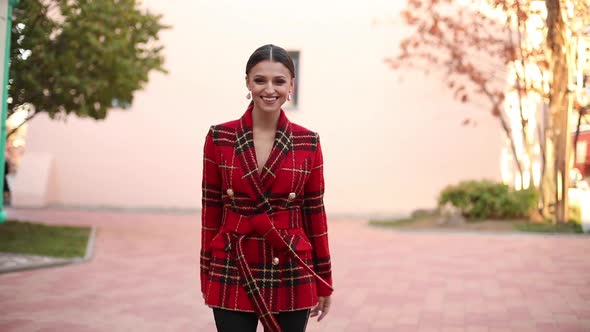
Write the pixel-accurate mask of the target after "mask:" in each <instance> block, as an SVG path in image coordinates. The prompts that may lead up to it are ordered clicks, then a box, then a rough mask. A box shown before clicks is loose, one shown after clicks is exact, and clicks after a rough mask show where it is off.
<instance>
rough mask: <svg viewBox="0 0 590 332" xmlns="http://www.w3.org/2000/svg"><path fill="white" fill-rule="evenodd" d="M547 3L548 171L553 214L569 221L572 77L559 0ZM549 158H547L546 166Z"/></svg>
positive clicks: (565, 29) (550, 0)
mask: <svg viewBox="0 0 590 332" xmlns="http://www.w3.org/2000/svg"><path fill="white" fill-rule="evenodd" d="M546 5H547V28H548V32H547V46H548V47H549V56H550V58H549V66H550V70H551V72H552V73H553V82H552V84H551V93H550V96H549V112H550V116H549V118H550V121H552V124H553V126H550V127H549V128H550V130H551V129H553V133H552V134H553V137H554V139H555V141H554V142H553V143H554V152H555V155H554V156H553V157H554V158H555V159H554V163H553V165H554V166H553V167H554V169H553V171H552V172H547V175H548V176H551V177H552V178H553V179H552V180H553V182H554V183H553V185H552V186H554V187H555V218H554V219H553V220H554V221H557V222H567V221H568V217H569V216H568V187H569V173H570V165H571V163H570V159H571V155H572V154H571V145H572V144H571V135H570V130H569V129H570V128H569V121H570V113H571V106H572V105H571V104H572V98H571V94H570V93H569V91H568V87H569V84H570V77H571V72H570V69H571V63H570V57H569V53H570V46H569V45H568V43H567V36H566V33H567V29H568V27H567V26H566V24H565V21H564V17H563V12H562V9H561V4H560V1H559V0H546ZM551 163H552V161H551V160H550V159H548V160H547V166H551Z"/></svg>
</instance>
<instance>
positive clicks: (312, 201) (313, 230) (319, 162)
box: [303, 134, 332, 296]
mask: <svg viewBox="0 0 590 332" xmlns="http://www.w3.org/2000/svg"><path fill="white" fill-rule="evenodd" d="M316 140H317V149H316V151H315V158H314V162H313V167H312V170H311V175H310V176H309V178H308V179H307V182H306V183H305V187H304V188H305V189H304V196H303V198H304V200H303V221H304V226H303V227H304V229H305V232H306V235H307V237H308V238H309V240H310V241H311V244H312V245H313V253H312V255H313V267H314V270H315V272H316V273H317V274H318V275H319V276H320V277H322V279H324V280H326V281H327V282H328V283H329V284H330V285H332V263H331V261H330V249H329V247H328V224H327V220H326V211H325V209H324V162H323V156H322V149H321V147H320V141H319V136H318V135H317V134H316ZM317 285H318V296H329V295H331V294H332V290H331V289H329V288H327V287H326V286H324V285H323V284H321V283H318V284H317Z"/></svg>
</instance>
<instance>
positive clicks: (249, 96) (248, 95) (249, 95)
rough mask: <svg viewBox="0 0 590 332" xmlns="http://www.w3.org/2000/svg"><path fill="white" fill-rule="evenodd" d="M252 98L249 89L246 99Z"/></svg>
mask: <svg viewBox="0 0 590 332" xmlns="http://www.w3.org/2000/svg"><path fill="white" fill-rule="evenodd" d="M251 98H252V93H251V92H250V91H248V94H247V95H246V99H251Z"/></svg>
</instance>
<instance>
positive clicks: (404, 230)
mask: <svg viewBox="0 0 590 332" xmlns="http://www.w3.org/2000/svg"><path fill="white" fill-rule="evenodd" d="M366 226H368V227H370V228H378V229H387V230H391V231H392V232H399V233H416V234H445V235H473V236H484V235H485V236H490V235H493V236H504V237H566V238H580V239H584V238H589V237H590V234H587V233H543V232H523V231H492V230H465V229H436V228H420V229H419V228H411V227H403V226H399V227H395V226H393V227H392V226H384V225H372V224H369V223H367V224H366Z"/></svg>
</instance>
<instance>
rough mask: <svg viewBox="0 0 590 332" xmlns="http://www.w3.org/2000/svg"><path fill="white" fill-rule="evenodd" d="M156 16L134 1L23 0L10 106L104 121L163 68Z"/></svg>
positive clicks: (16, 22)
mask: <svg viewBox="0 0 590 332" xmlns="http://www.w3.org/2000/svg"><path fill="white" fill-rule="evenodd" d="M160 20H161V15H156V14H152V13H150V12H149V11H147V10H143V9H141V8H140V6H139V3H138V1H136V0H75V1H74V0H51V1H48V0H25V1H20V2H19V4H18V6H17V8H15V10H14V22H13V29H12V40H11V43H12V49H11V55H10V61H11V66H10V80H9V96H10V97H11V98H10V99H9V101H10V102H11V103H10V104H9V111H8V116H10V115H12V114H13V113H14V111H15V108H16V107H18V106H20V105H23V104H26V103H29V104H32V105H33V106H34V111H31V113H29V119H30V118H32V117H34V116H35V115H37V114H40V113H43V112H45V113H48V115H49V116H50V117H51V118H52V119H55V118H63V117H65V116H66V115H68V114H71V113H74V114H75V115H77V116H79V117H90V118H93V119H104V118H106V116H107V113H108V110H109V109H110V108H112V107H113V106H128V105H130V104H131V103H132V101H133V93H134V92H135V91H137V90H140V89H142V88H143V87H144V85H145V84H146V83H147V81H148V74H149V72H150V71H152V70H157V71H161V72H165V70H164V69H163V67H162V65H163V62H164V57H163V54H162V51H163V46H162V45H161V44H160V43H159V37H158V33H159V32H160V31H161V30H163V29H166V28H168V27H167V26H166V25H164V24H162V23H161V22H160Z"/></svg>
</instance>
